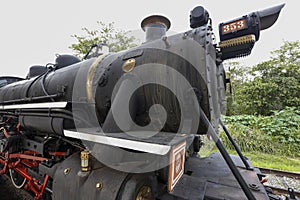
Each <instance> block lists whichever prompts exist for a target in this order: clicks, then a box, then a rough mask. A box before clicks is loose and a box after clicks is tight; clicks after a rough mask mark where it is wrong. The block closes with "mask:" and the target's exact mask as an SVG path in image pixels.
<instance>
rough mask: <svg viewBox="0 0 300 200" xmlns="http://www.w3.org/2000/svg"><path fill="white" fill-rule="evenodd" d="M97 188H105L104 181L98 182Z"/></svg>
mask: <svg viewBox="0 0 300 200" xmlns="http://www.w3.org/2000/svg"><path fill="white" fill-rule="evenodd" d="M96 188H97V189H99V190H101V189H102V188H103V183H101V182H99V183H96Z"/></svg>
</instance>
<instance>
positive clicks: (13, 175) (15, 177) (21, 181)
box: [9, 169, 26, 189]
mask: <svg viewBox="0 0 300 200" xmlns="http://www.w3.org/2000/svg"><path fill="white" fill-rule="evenodd" d="M9 174H10V179H11V182H12V184H13V185H14V186H15V187H16V188H18V189H20V188H22V187H23V186H24V185H25V183H26V178H24V177H23V176H21V175H20V174H19V173H17V172H15V170H13V169H9Z"/></svg>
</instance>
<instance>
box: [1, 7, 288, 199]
mask: <svg viewBox="0 0 300 200" xmlns="http://www.w3.org/2000/svg"><path fill="white" fill-rule="evenodd" d="M283 6H284V5H280V6H275V7H272V8H269V9H266V10H263V11H259V12H253V13H251V14H248V15H244V16H242V17H240V18H237V19H234V20H231V21H228V22H225V23H221V24H220V25H219V34H220V40H221V41H220V43H219V44H217V43H216V41H215V36H214V33H213V30H212V24H211V19H210V18H209V13H208V11H207V10H206V9H204V8H203V7H202V6H198V7H196V8H194V9H193V10H192V11H191V13H190V27H191V28H192V29H191V30H188V31H186V32H183V33H179V34H175V35H172V36H167V35H166V31H167V30H168V29H169V28H170V25H171V23H170V21H169V20H168V19H167V18H165V17H163V16H160V15H154V16H150V17H147V18H145V19H144V20H143V21H142V24H141V26H142V29H143V30H144V31H145V33H146V41H145V42H144V43H143V44H141V45H140V46H137V47H134V48H131V49H129V50H126V51H121V52H118V53H96V54H97V56H96V57H95V56H90V55H87V56H86V57H89V58H88V59H86V60H83V61H82V60H80V59H78V58H77V57H75V56H71V55H58V56H57V58H56V61H55V63H53V64H47V65H46V66H33V67H31V68H30V70H29V73H28V75H27V78H26V79H22V78H16V77H1V78H0V86H1V88H0V123H1V125H0V130H1V131H0V174H8V175H9V176H10V178H11V181H12V183H13V185H14V186H15V187H17V188H24V189H25V190H27V191H29V192H30V194H32V195H33V197H34V198H35V199H105V200H107V199H122V200H125V199H128V200H129V199H139V200H140V199H162V200H163V199H224V198H225V199H269V195H268V194H267V193H266V190H265V189H264V187H263V186H262V184H260V182H259V178H258V177H257V174H258V172H257V171H256V170H253V168H252V167H251V164H250V162H249V160H245V158H244V157H243V156H240V158H239V157H234V156H230V155H228V153H227V151H226V149H225V148H224V147H223V145H222V142H221V141H220V140H219V138H218V128H219V123H220V115H221V113H222V111H223V110H224V109H225V106H226V104H225V88H226V83H227V82H228V80H227V79H226V76H225V70H224V68H223V65H222V62H223V61H224V60H226V59H230V58H236V57H241V56H246V55H249V54H250V53H251V50H252V48H253V46H254V44H255V42H256V41H258V40H259V35H260V30H264V29H267V28H269V27H270V26H272V25H273V24H274V23H275V21H276V20H277V18H278V16H279V13H280V11H281V9H282V7H283ZM96 47H98V46H97V45H96ZM225 128H226V127H225ZM225 130H226V129H225ZM206 134H207V135H209V136H210V137H211V138H212V139H213V140H214V141H215V142H216V144H217V147H218V148H219V150H220V152H221V153H220V154H218V153H214V154H212V155H211V156H210V157H208V158H200V157H199V156H198V152H199V150H200V148H201V145H202V142H201V139H200V137H199V136H200V135H206ZM229 136H230V135H229ZM223 158H224V159H223ZM244 165H245V166H244ZM236 166H242V167H244V168H242V167H240V168H239V169H238V168H237V167H236ZM232 191H234V193H233V192H232Z"/></svg>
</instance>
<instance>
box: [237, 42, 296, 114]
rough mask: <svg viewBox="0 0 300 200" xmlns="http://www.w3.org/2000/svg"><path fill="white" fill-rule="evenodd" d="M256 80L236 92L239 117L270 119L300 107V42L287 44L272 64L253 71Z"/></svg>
mask: <svg viewBox="0 0 300 200" xmlns="http://www.w3.org/2000/svg"><path fill="white" fill-rule="evenodd" d="M250 74H254V75H255V78H254V79H253V80H250V81H246V82H244V83H242V84H240V86H239V87H238V88H236V98H235V103H236V104H237V107H238V109H237V110H238V111H239V113H238V114H257V115H270V114H271V113H272V111H273V110H281V109H284V108H285V107H287V106H289V107H298V108H299V107H300V106H299V105H300V42H299V41H296V42H284V44H283V45H282V46H281V47H280V48H279V49H278V50H275V51H273V52H272V57H271V58H270V60H268V61H265V62H262V63H260V64H258V65H256V66H254V67H252V69H251V71H250Z"/></svg>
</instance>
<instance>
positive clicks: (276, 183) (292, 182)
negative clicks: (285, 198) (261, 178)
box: [258, 167, 300, 198]
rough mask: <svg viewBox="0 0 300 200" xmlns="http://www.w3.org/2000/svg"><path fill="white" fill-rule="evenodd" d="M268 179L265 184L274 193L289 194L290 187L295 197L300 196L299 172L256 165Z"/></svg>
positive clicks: (290, 191)
mask: <svg viewBox="0 0 300 200" xmlns="http://www.w3.org/2000/svg"><path fill="white" fill-rule="evenodd" d="M258 168H259V170H260V171H261V173H262V174H265V175H266V179H267V180H268V182H267V183H265V186H266V187H268V188H270V189H271V190H272V191H273V193H274V194H279V195H290V194H291V193H292V190H291V189H288V188H292V189H294V191H293V193H294V195H295V196H296V197H298V198H300V173H296V172H288V171H282V170H276V169H268V168H262V167H258Z"/></svg>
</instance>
